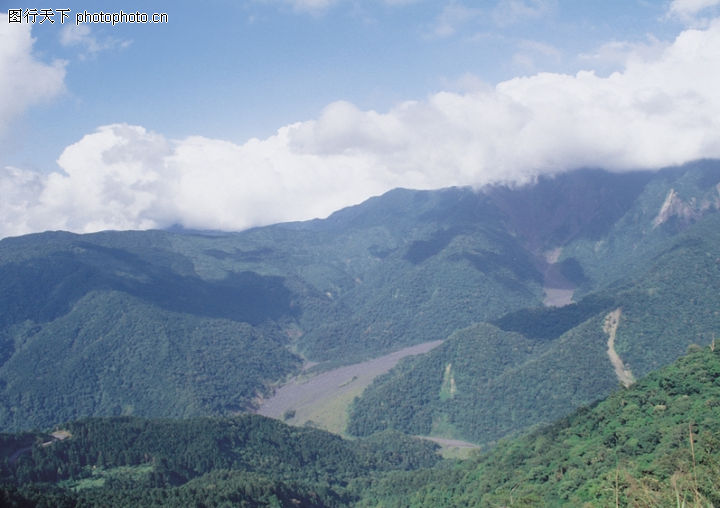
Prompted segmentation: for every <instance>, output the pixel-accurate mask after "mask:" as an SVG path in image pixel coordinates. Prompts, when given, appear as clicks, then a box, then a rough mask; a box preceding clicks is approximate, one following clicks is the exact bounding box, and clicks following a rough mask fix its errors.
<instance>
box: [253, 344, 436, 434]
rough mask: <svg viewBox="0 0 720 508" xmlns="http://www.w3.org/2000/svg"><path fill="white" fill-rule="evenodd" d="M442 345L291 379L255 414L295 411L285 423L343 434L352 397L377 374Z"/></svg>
mask: <svg viewBox="0 0 720 508" xmlns="http://www.w3.org/2000/svg"><path fill="white" fill-rule="evenodd" d="M440 344H442V341H441V340H436V341H432V342H425V343H423V344H418V345H416V346H411V347H407V348H404V349H401V350H399V351H395V352H394V353H390V354H388V355H385V356H381V357H379V358H375V359H373V360H368V361H366V362H362V363H356V364H354V365H348V366H345V367H339V368H337V369H333V370H329V371H326V372H322V373H320V374H317V375H315V376H313V377H311V378H309V379H308V378H307V377H305V376H301V377H299V378H294V379H292V380H291V381H289V382H288V383H286V384H285V385H283V386H281V387H280V388H278V389H277V390H276V391H275V394H274V395H273V396H272V397H270V398H268V399H266V400H264V401H262V403H261V404H260V407H259V408H258V409H257V413H258V414H261V415H263V416H269V417H271V418H278V419H282V418H283V416H284V415H285V414H286V412H287V411H295V414H294V416H293V417H292V418H289V419H288V423H291V424H295V425H303V424H305V423H306V422H308V421H311V422H312V423H313V424H315V425H317V426H318V427H320V428H323V429H326V430H329V431H330V432H335V433H337V434H342V433H343V432H345V427H346V426H347V410H348V408H349V406H350V404H351V403H352V401H353V399H354V398H355V397H357V396H359V395H360V394H361V393H362V392H363V390H364V389H365V388H366V387H367V386H368V385H369V384H370V383H371V382H372V380H373V379H375V378H376V377H377V376H379V375H380V374H384V373H385V372H387V371H389V370H390V369H392V368H393V367H394V366H395V365H396V364H397V363H398V362H399V361H400V360H401V359H402V358H405V357H406V356H412V355H418V354H422V353H427V352H428V351H430V350H431V349H433V348H435V347H437V346H439V345H440Z"/></svg>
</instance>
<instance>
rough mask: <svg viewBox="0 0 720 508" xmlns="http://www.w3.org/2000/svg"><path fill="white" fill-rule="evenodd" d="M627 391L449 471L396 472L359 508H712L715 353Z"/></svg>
mask: <svg viewBox="0 0 720 508" xmlns="http://www.w3.org/2000/svg"><path fill="white" fill-rule="evenodd" d="M692 349H693V351H692V352H691V353H689V354H688V355H687V356H685V357H683V358H681V359H680V360H678V361H677V362H676V363H674V364H673V365H671V366H669V367H665V368H663V369H661V370H659V371H657V372H653V373H652V374H650V375H648V376H647V377H646V378H644V379H642V380H640V381H639V382H637V383H636V384H635V385H634V386H633V387H632V388H630V389H621V390H619V391H617V392H615V393H614V394H612V395H611V396H610V397H608V398H607V399H606V400H603V401H602V402H599V403H597V404H594V405H592V406H590V407H584V408H582V409H579V410H577V411H575V412H574V413H573V414H571V415H570V416H568V417H567V418H564V419H562V420H559V421H557V422H556V423H553V424H552V425H550V426H547V427H543V428H540V429H538V430H535V431H534V432H532V433H530V434H528V435H526V436H523V437H520V438H516V439H512V440H506V441H502V442H500V443H499V444H498V446H497V447H496V448H495V449H493V450H492V451H490V452H489V453H485V454H482V455H479V456H477V457H476V458H473V459H470V460H468V461H466V462H464V463H462V464H460V465H459V466H458V467H457V468H456V469H454V470H447V471H446V472H444V473H442V472H437V471H435V472H434V474H432V475H424V474H422V473H421V472H418V473H414V474H404V473H398V474H396V475H394V476H391V477H389V478H387V479H384V480H382V481H380V482H378V483H377V484H376V485H375V486H374V487H373V488H372V489H371V490H369V491H368V492H366V497H365V502H364V503H363V505H365V506H384V507H405V506H527V507H530V506H717V504H718V503H720V494H719V493H720V352H719V351H720V350H718V349H714V350H711V349H710V348H704V349H702V350H700V348H699V347H694V348H692Z"/></svg>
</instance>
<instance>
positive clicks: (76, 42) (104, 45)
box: [60, 24, 132, 58]
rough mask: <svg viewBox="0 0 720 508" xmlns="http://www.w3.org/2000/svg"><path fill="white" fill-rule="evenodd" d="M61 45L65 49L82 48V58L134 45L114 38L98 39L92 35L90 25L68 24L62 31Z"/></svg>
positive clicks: (128, 41)
mask: <svg viewBox="0 0 720 508" xmlns="http://www.w3.org/2000/svg"><path fill="white" fill-rule="evenodd" d="M60 44H62V45H63V46H65V47H72V46H76V47H80V48H82V50H83V53H82V54H81V57H82V58H86V57H88V56H90V57H92V56H95V55H96V54H97V53H99V52H101V51H106V50H110V49H124V48H127V47H128V46H130V44H132V41H130V40H121V39H116V38H112V37H106V38H104V39H98V38H97V37H96V36H95V35H93V34H92V32H91V30H90V27H89V26H88V25H73V24H67V25H65V26H64V27H63V28H62V29H61V30H60Z"/></svg>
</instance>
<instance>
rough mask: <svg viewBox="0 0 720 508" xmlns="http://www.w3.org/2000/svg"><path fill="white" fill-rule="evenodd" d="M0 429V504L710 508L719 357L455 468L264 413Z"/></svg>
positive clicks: (403, 441) (393, 437)
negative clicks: (679, 507)
mask: <svg viewBox="0 0 720 508" xmlns="http://www.w3.org/2000/svg"><path fill="white" fill-rule="evenodd" d="M62 430H63V431H64V432H65V433H66V434H65V436H67V437H64V436H62V435H61V437H64V438H63V439H60V440H58V439H56V438H53V437H52V436H51V435H49V434H45V433H22V434H2V435H0V457H2V469H1V474H2V494H1V495H2V501H3V505H4V506H128V505H136V506H378V507H379V506H384V507H391V506H392V507H406V506H408V507H409V506H458V507H459V506H505V505H512V506H528V507H529V506H538V505H542V506H550V505H552V506H556V505H568V506H610V505H615V504H616V503H617V504H619V505H620V506H676V503H678V504H684V505H687V506H710V505H715V504H717V503H720V497H718V493H719V492H720V438H719V437H718V436H720V349H715V347H714V345H713V346H712V347H710V348H700V347H699V346H693V347H691V348H690V352H689V353H688V354H687V355H686V356H684V357H683V358H681V359H680V360H678V361H677V362H676V363H674V364H673V365H671V366H669V367H666V368H664V369H661V370H660V371H658V372H654V373H652V374H650V375H648V376H647V377H645V378H644V379H642V380H640V381H639V382H637V383H636V384H635V385H634V386H633V387H631V388H629V389H621V390H619V391H617V392H615V393H614V394H612V395H611V396H610V397H608V398H607V399H606V400H603V401H600V402H598V403H596V404H593V405H591V406H587V407H583V408H580V409H579V410H577V411H575V412H574V413H573V414H571V415H569V416H567V417H565V418H563V419H561V420H559V421H556V422H555V423H553V424H551V425H549V426H546V427H542V428H538V429H536V430H534V431H532V432H531V433H529V434H527V435H525V436H522V437H518V438H514V439H508V440H502V441H500V442H499V443H498V444H497V445H496V446H495V447H493V448H492V449H491V450H489V451H486V452H482V453H478V454H476V455H475V456H474V457H472V458H470V459H468V460H463V461H457V460H442V459H441V458H440V456H439V455H438V454H437V445H435V444H434V443H430V442H429V441H423V440H419V439H417V438H412V437H409V436H405V435H403V434H400V433H397V432H394V431H385V432H381V433H378V434H375V435H373V436H372V437H369V438H364V439H359V440H355V441H348V440H344V439H342V438H340V437H338V436H335V435H332V434H330V433H327V432H325V431H322V430H317V429H312V428H298V427H290V426H288V425H285V424H283V423H281V422H278V421H275V420H271V419H267V418H264V417H260V416H252V415H247V416H240V417H236V418H230V419H217V418H215V419H209V418H200V419H191V420H144V419H139V418H130V417H120V418H105V419H87V420H81V421H76V422H70V423H68V424H66V425H63V426H62Z"/></svg>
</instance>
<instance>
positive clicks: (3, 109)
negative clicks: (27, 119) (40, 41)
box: [0, 13, 65, 135]
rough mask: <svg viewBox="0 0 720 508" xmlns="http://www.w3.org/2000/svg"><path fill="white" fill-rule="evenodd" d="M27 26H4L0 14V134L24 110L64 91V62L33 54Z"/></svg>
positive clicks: (4, 18)
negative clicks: (42, 60)
mask: <svg viewBox="0 0 720 508" xmlns="http://www.w3.org/2000/svg"><path fill="white" fill-rule="evenodd" d="M30 26H31V25H28V24H27V23H8V16H7V14H6V13H0V135H1V134H2V133H3V132H4V131H5V130H6V129H7V128H8V127H9V126H10V123H11V122H12V120H13V119H15V118H17V117H18V116H19V115H20V114H21V113H22V112H23V111H25V110H26V109H27V108H29V107H31V106H33V105H35V104H38V103H42V102H46V101H49V100H51V99H53V98H55V97H56V96H58V95H59V94H60V93H61V92H62V91H63V90H64V80H65V63H64V62H62V61H55V62H53V63H52V64H47V63H43V62H41V61H39V60H38V59H37V58H36V57H35V56H34V55H33V43H34V39H33V38H32V36H31V34H30Z"/></svg>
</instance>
